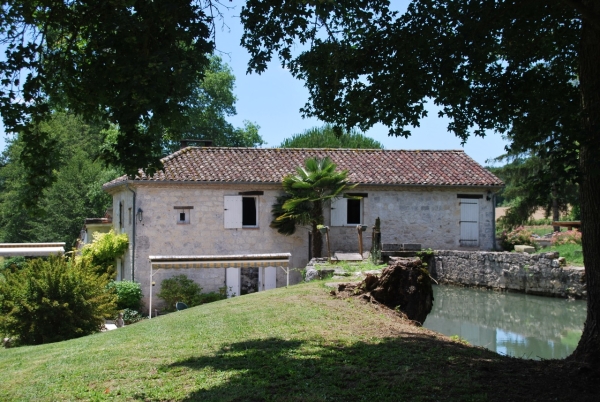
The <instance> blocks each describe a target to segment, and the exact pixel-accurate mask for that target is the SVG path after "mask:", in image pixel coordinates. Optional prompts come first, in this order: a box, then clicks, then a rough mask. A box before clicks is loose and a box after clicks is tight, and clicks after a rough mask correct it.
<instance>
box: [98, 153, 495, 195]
mask: <svg viewBox="0 0 600 402" xmlns="http://www.w3.org/2000/svg"><path fill="white" fill-rule="evenodd" d="M325 156H329V157H330V158H331V159H332V160H333V162H334V163H336V164H337V166H338V169H339V170H344V169H346V170H348V172H349V175H348V179H349V181H350V182H352V183H360V184H379V185H381V184H389V185H414V184H422V185H440V186H445V185H453V186H455V185H465V186H502V185H503V183H502V181H501V180H500V179H498V178H497V177H496V176H494V175H493V174H492V173H490V172H489V171H487V170H486V169H484V168H483V167H482V166H481V165H479V164H478V163H477V162H475V161H474V160H473V159H471V158H470V157H469V156H468V155H467V154H465V153H464V152H463V151H460V150H458V151H405V150H379V149H308V148H287V149H282V148H217V147H187V148H184V149H181V150H179V151H177V152H175V153H174V154H171V155H169V156H167V157H165V158H163V159H162V162H163V166H164V168H163V170H162V171H159V172H157V173H156V174H154V175H153V176H152V177H148V176H146V175H145V174H144V173H143V172H141V171H140V174H139V176H136V178H135V180H136V181H138V180H140V181H146V182H172V181H178V182H186V181H189V182H218V183H236V182H237V183H241V182H244V183H249V182H252V183H280V182H281V179H282V177H283V176H285V175H287V174H290V173H293V172H294V171H295V168H296V167H298V166H302V165H303V164H304V161H305V160H306V159H307V158H310V157H320V158H323V157H325ZM125 180H126V177H125V176H123V177H120V178H118V179H116V180H113V181H112V182H109V183H106V184H105V187H111V186H112V185H116V184H118V183H119V182H122V181H125Z"/></svg>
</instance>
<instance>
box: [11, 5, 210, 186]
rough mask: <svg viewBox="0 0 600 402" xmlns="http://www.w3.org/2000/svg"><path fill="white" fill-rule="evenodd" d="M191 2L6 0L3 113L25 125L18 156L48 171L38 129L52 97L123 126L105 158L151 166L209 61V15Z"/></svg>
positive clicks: (130, 167) (20, 128)
mask: <svg viewBox="0 0 600 402" xmlns="http://www.w3.org/2000/svg"><path fill="white" fill-rule="evenodd" d="M203 4H204V5H208V6H210V2H207V3H204V2H202V1H190V0H152V1H150V0H139V1H131V0H110V1H106V0H86V1H82V0H70V1H66V0H43V1H42V0H35V1H31V0H9V1H5V2H3V3H2V7H1V9H0V27H1V30H0V42H1V43H2V44H3V45H4V46H5V49H6V53H5V54H6V57H5V58H4V59H3V60H2V61H0V79H1V81H0V111H1V113H2V118H3V121H4V125H5V129H6V130H7V131H8V132H13V133H23V137H22V140H23V150H22V151H21V157H22V159H23V161H24V162H25V164H26V166H28V167H29V168H30V169H31V171H32V172H33V173H32V174H31V175H30V178H33V177H34V176H41V175H44V173H45V172H46V171H47V170H48V169H51V166H50V165H51V162H52V159H51V158H48V157H47V155H46V154H47V148H48V146H50V145H52V144H51V141H50V140H49V139H48V136H47V135H45V133H44V132H43V131H40V130H38V129H37V127H38V126H39V124H40V123H41V122H42V121H45V120H47V118H48V116H49V114H50V112H51V110H52V108H53V107H55V106H56V105H59V106H61V107H64V108H67V109H68V110H69V111H70V112H72V113H74V114H78V115H82V116H84V118H85V119H86V120H87V121H91V120H92V119H98V120H100V121H105V122H109V123H112V124H114V125H116V126H118V127H119V131H118V135H117V136H116V138H115V143H114V146H113V147H112V148H111V150H112V152H106V153H105V154H104V155H103V156H104V158H105V159H106V160H108V161H109V162H114V163H117V164H118V165H121V166H122V167H124V168H125V170H126V171H127V172H135V171H137V169H138V168H139V167H149V168H153V167H154V168H156V167H157V166H158V165H157V163H158V159H159V157H160V155H161V147H160V145H161V137H162V133H163V129H164V127H169V126H171V125H172V124H173V122H175V121H177V120H179V119H180V118H181V116H182V114H183V112H184V110H185V106H184V104H183V103H184V101H185V100H186V99H187V98H188V97H189V95H190V94H191V93H192V91H193V90H194V87H195V85H196V83H197V82H198V81H199V80H200V79H201V78H202V75H203V72H204V69H205V68H206V67H207V66H208V63H209V59H208V57H207V54H209V53H211V51H212V49H213V44H212V42H211V40H210V19H209V18H208V17H207V16H206V15H205V13H204V11H203V9H202V7H201V6H202V5H203Z"/></svg>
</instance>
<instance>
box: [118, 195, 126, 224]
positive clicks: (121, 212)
mask: <svg viewBox="0 0 600 402" xmlns="http://www.w3.org/2000/svg"><path fill="white" fill-rule="evenodd" d="M123 226H125V222H124V221H123V201H121V202H119V228H122V227H123Z"/></svg>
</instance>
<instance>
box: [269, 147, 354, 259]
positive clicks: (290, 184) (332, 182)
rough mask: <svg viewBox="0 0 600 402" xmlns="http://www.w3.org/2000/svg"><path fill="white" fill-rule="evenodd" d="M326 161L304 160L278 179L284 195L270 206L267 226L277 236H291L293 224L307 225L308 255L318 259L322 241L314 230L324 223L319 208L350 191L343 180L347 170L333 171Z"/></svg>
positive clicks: (293, 230)
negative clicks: (270, 219)
mask: <svg viewBox="0 0 600 402" xmlns="http://www.w3.org/2000/svg"><path fill="white" fill-rule="evenodd" d="M336 167H337V166H336V164H335V163H333V162H332V161H331V159H329V158H323V159H320V158H308V159H307V160H306V161H305V162H304V166H301V167H298V168H296V173H295V174H289V175H287V176H285V177H284V178H283V180H282V185H283V189H284V191H285V195H283V196H281V197H278V199H277V203H276V204H275V205H274V206H273V211H272V212H273V221H272V222H271V227H272V228H274V229H277V231H278V232H279V233H281V234H285V235H291V234H293V233H294V232H295V231H296V226H297V225H308V226H310V228H311V233H312V245H311V246H312V255H313V257H321V248H322V244H323V239H322V237H321V232H320V231H319V229H318V226H319V225H322V224H323V222H324V218H323V207H324V206H325V205H327V204H328V203H330V202H331V200H333V199H335V198H339V197H341V196H342V195H341V194H342V191H344V190H348V189H350V188H352V187H353V186H352V185H349V184H348V181H347V180H346V177H347V176H348V171H346V170H344V171H341V172H338V171H336Z"/></svg>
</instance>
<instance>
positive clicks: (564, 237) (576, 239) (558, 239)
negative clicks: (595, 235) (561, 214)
mask: <svg viewBox="0 0 600 402" xmlns="http://www.w3.org/2000/svg"><path fill="white" fill-rule="evenodd" d="M561 244H579V245H581V232H579V231H577V230H567V231H566V232H555V233H554V234H553V235H552V245H553V246H558V245H561Z"/></svg>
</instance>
